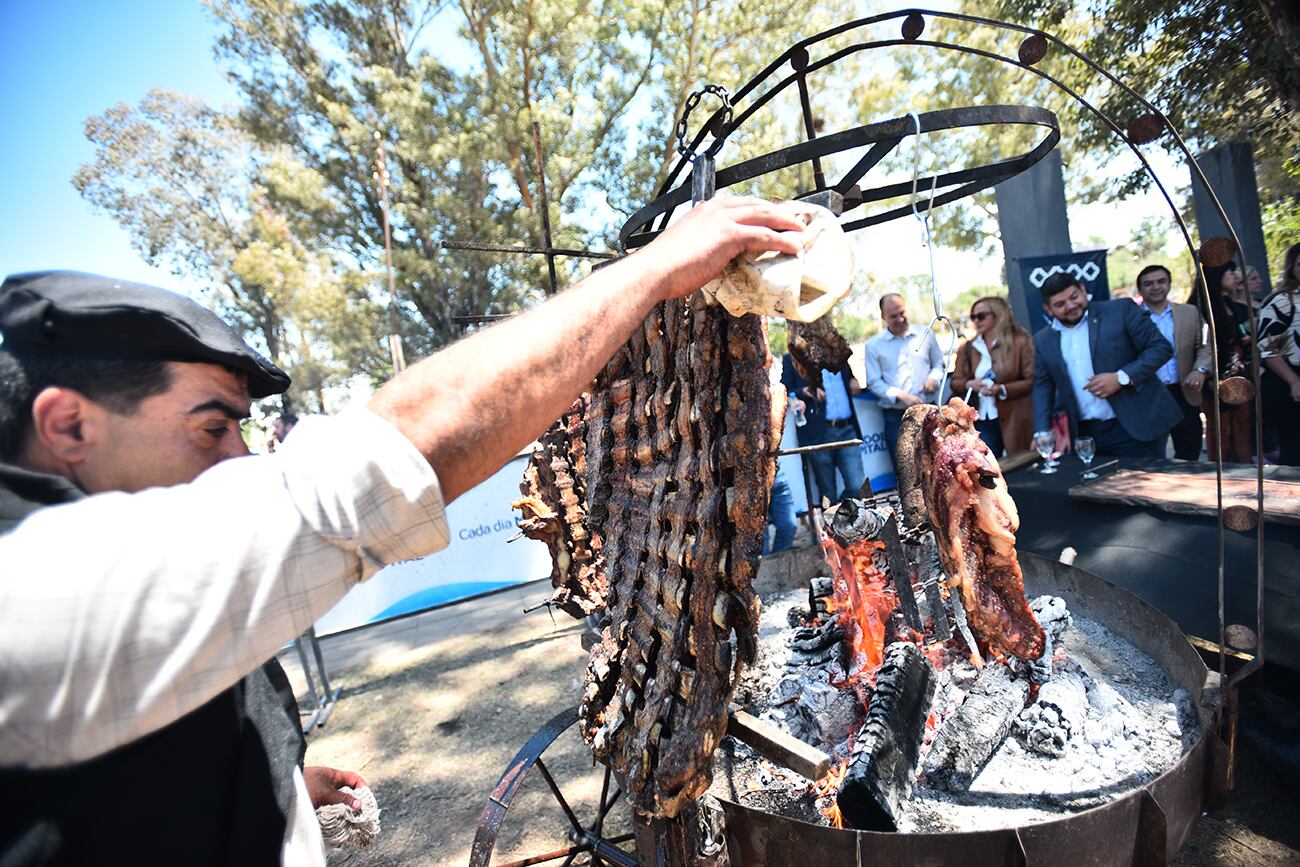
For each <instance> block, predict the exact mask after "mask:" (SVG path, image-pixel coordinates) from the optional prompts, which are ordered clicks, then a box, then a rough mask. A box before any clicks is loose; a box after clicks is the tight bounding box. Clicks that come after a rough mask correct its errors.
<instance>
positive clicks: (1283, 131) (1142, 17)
mask: <svg viewBox="0 0 1300 867" xmlns="http://www.w3.org/2000/svg"><path fill="white" fill-rule="evenodd" d="M1287 5H1288V4H1287V0H1226V2H1221V0H1089V2H1088V3H1086V4H1078V3H1075V2H1074V0H999V2H997V3H996V4H995V6H994V10H993V13H992V14H994V15H995V16H998V17H1002V18H1006V19H1009V20H1013V21H1018V22H1021V23H1026V24H1032V25H1034V26H1038V27H1042V28H1044V29H1045V30H1047V31H1049V32H1052V33H1055V34H1056V35H1058V36H1060V37H1061V38H1062V39H1064V40H1065V41H1066V42H1068V43H1070V44H1071V45H1073V47H1075V48H1076V49H1078V50H1079V51H1081V52H1082V53H1083V54H1085V55H1087V56H1088V57H1091V58H1093V59H1094V60H1096V61H1098V62H1099V63H1100V64H1101V65H1103V66H1104V67H1106V68H1107V69H1108V70H1109V71H1110V72H1111V73H1112V74H1114V75H1115V76H1116V77H1117V78H1119V79H1120V80H1122V81H1123V82H1125V83H1126V84H1128V85H1129V86H1130V87H1132V88H1133V90H1135V91H1136V92H1137V93H1139V94H1141V95H1142V96H1144V97H1146V98H1147V99H1148V100H1149V101H1150V102H1151V103H1152V104H1154V105H1155V106H1157V107H1158V108H1159V109H1160V110H1161V111H1163V112H1164V113H1165V114H1166V115H1168V116H1169V118H1170V120H1171V121H1172V122H1173V125H1174V128H1175V129H1177V130H1179V131H1180V133H1181V134H1182V135H1183V136H1184V138H1186V139H1187V141H1188V142H1189V144H1190V145H1191V146H1192V147H1193V149H1194V150H1195V149H1202V148H1205V147H1209V146H1212V145H1215V144H1220V143H1223V142H1227V141H1236V140H1240V139H1243V138H1246V137H1249V138H1250V139H1252V141H1253V143H1254V147H1255V158H1256V161H1257V165H1258V169H1257V170H1258V174H1259V181H1260V187H1261V193H1262V195H1263V197H1264V199H1265V201H1275V200H1276V199H1278V198H1280V197H1282V196H1285V195H1287V194H1289V193H1294V192H1296V191H1297V179H1296V178H1295V177H1294V176H1290V175H1288V174H1287V173H1286V172H1285V171H1284V170H1283V169H1282V163H1283V161H1284V160H1286V159H1287V158H1289V157H1291V156H1292V155H1294V154H1295V153H1297V151H1300V125H1297V124H1296V123H1295V120H1294V118H1295V113H1296V112H1298V111H1300V62H1298V58H1300V28H1297V27H1296V19H1295V18H1294V12H1292V13H1290V15H1291V16H1292V17H1291V18H1290V21H1291V26H1290V29H1288V28H1287V26H1286V25H1285V23H1284V22H1285V20H1286V19H1287V14H1288V13H1287V12H1286V7H1287ZM1065 80H1066V81H1067V83H1069V84H1071V85H1073V86H1074V87H1076V88H1077V89H1078V90H1080V91H1081V92H1082V93H1084V94H1085V95H1086V96H1087V97H1088V98H1089V99H1090V101H1092V102H1093V104H1095V105H1097V106H1099V107H1100V108H1101V109H1102V110H1103V111H1105V112H1106V113H1108V114H1110V115H1111V116H1113V117H1115V118H1117V119H1118V122H1119V124H1120V126H1121V127H1124V126H1126V125H1127V123H1128V121H1129V120H1130V119H1131V118H1133V117H1136V116H1138V115H1139V114H1143V113H1145V112H1146V111H1147V110H1146V109H1145V108H1144V107H1142V106H1141V104H1140V103H1138V102H1137V101H1136V100H1135V99H1133V98H1132V97H1131V96H1129V95H1128V94H1127V93H1125V92H1123V91H1122V90H1121V89H1119V88H1116V87H1113V86H1107V85H1104V84H1103V82H1102V80H1101V79H1100V78H1099V76H1098V75H1097V74H1096V73H1095V72H1092V71H1091V70H1088V69H1087V68H1085V67H1084V66H1083V65H1082V64H1077V63H1076V64H1073V65H1072V66H1071V67H1070V69H1069V70H1067V72H1066V79H1065ZM1072 120H1074V121H1075V122H1077V123H1078V127H1079V128H1078V133H1077V135H1078V146H1079V148H1081V149H1082V150H1083V151H1084V152H1085V153H1089V154H1093V155H1095V156H1097V157H1099V158H1100V157H1102V156H1104V155H1110V154H1114V153H1118V152H1119V151H1120V150H1121V149H1122V148H1123V142H1122V141H1121V139H1120V138H1119V137H1118V136H1115V135H1114V133H1113V132H1112V131H1111V130H1110V129H1109V128H1108V127H1106V126H1105V124H1104V123H1103V122H1102V121H1100V120H1099V119H1098V118H1096V117H1095V116H1093V115H1092V114H1091V113H1088V112H1085V111H1082V110H1079V109H1076V110H1074V111H1073V113H1072ZM1160 143H1161V144H1163V145H1164V146H1166V147H1170V148H1171V149H1172V146H1173V142H1172V141H1171V140H1170V138H1169V137H1168V136H1164V137H1162V138H1161V140H1160ZM1154 146H1155V145H1147V146H1146V147H1148V148H1150V147H1154ZM1149 184H1150V179H1149V177H1148V176H1147V175H1146V173H1145V172H1142V171H1140V170H1135V171H1133V172H1131V173H1130V174H1128V175H1126V176H1123V177H1121V178H1119V179H1117V180H1116V181H1114V182H1112V183H1111V184H1110V185H1109V187H1108V190H1107V192H1108V197H1110V198H1123V197H1125V196H1127V195H1129V194H1131V193H1133V192H1136V191H1138V190H1141V189H1145V188H1146V187H1147V186H1148V185H1149Z"/></svg>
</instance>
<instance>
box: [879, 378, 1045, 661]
mask: <svg viewBox="0 0 1300 867" xmlns="http://www.w3.org/2000/svg"><path fill="white" fill-rule="evenodd" d="M978 418H979V414H978V413H977V412H975V410H973V409H971V408H970V407H969V406H967V405H966V403H965V402H964V401H963V400H961V399H960V398H956V397H954V398H953V399H952V400H950V401H948V405H947V406H944V407H936V406H917V407H912V408H911V409H909V410H908V411H907V413H906V415H905V416H904V425H905V426H908V427H914V426H916V425H918V424H919V428H920V430H919V434H917V435H916V436H915V439H914V442H915V446H914V452H913V454H912V460H913V461H915V466H916V472H915V474H914V476H915V478H916V479H917V480H918V484H919V485H920V487H921V488H922V490H923V492H924V496H925V505H926V508H927V510H928V513H929V518H930V524H931V527H932V528H933V530H934V536H935V540H936V541H937V542H938V546H939V559H940V562H941V563H942V564H943V568H944V571H945V572H947V573H948V575H950V576H951V577H952V579H953V583H954V585H955V586H956V587H957V588H958V590H959V591H960V592H961V600H962V605H963V607H964V608H965V609H966V616H967V619H968V621H969V623H970V628H971V630H972V631H973V632H974V633H975V635H976V636H977V637H979V638H980V639H981V640H982V641H984V642H985V643H986V644H987V645H988V646H989V647H991V648H992V649H994V650H997V651H1000V652H1002V653H1007V654H1011V655H1013V656H1018V657H1020V658H1021V659H1030V660H1032V659H1037V658H1038V657H1039V656H1041V655H1042V653H1043V646H1044V639H1043V628H1042V627H1041V626H1040V625H1039V624H1038V620H1037V619H1036V618H1035V617H1034V612H1033V611H1031V610H1030V608H1029V602H1028V600H1026V599H1025V583H1024V578H1023V577H1022V576H1021V573H1020V561H1019V560H1017V559H1016V530H1018V529H1019V528H1020V516H1019V514H1017V512H1016V504H1015V501H1013V500H1012V499H1011V495H1010V494H1009V493H1008V492H1007V485H1006V481H1005V480H1004V479H1003V478H1002V470H1001V469H1000V468H999V467H998V462H997V459H996V458H995V457H994V456H993V454H992V453H991V452H990V451H989V449H988V446H986V445H984V442H983V440H981V439H980V438H979V433H978V432H977V431H976V430H975V421H976V419H978ZM899 438H900V441H901V440H902V439H903V436H902V433H901V431H900V437H899ZM901 452H902V450H901V449H900V458H903V459H906V456H905V455H903V454H902V453H901Z"/></svg>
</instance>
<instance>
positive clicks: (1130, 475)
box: [1070, 464, 1300, 525]
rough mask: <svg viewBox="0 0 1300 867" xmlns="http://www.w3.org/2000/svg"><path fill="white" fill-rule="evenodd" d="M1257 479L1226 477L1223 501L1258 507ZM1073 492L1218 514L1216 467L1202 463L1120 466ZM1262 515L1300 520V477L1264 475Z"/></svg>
mask: <svg viewBox="0 0 1300 867" xmlns="http://www.w3.org/2000/svg"><path fill="white" fill-rule="evenodd" d="M1256 492H1257V487H1256V481H1255V479H1245V478H1229V477H1225V478H1224V480H1223V505H1224V508H1227V507H1229V506H1249V507H1250V508H1251V509H1254V508H1255V507H1256V504H1257V503H1256ZM1070 496H1071V497H1074V498H1076V499H1080V500H1092V501H1093V502H1098V503H1119V504H1121V505H1129V506H1142V507H1146V508H1153V509H1159V510H1161V511H1163V512H1174V513H1177V514H1183V515H1215V514H1217V512H1218V494H1217V489H1216V485H1215V476H1214V468H1213V467H1212V466H1206V465H1204V464H1194V465H1191V466H1184V467H1175V468H1174V469H1173V470H1172V471H1171V470H1146V469H1121V470H1118V471H1117V472H1114V473H1111V474H1110V475H1106V476H1103V477H1102V478H1100V479H1097V480H1095V481H1091V482H1083V483H1082V484H1079V485H1075V486H1074V487H1072V488H1070ZM1264 520H1265V521H1277V522H1280V523H1284V524H1296V525H1300V482H1294V481H1282V480H1279V479H1267V478H1266V479H1265V480H1264Z"/></svg>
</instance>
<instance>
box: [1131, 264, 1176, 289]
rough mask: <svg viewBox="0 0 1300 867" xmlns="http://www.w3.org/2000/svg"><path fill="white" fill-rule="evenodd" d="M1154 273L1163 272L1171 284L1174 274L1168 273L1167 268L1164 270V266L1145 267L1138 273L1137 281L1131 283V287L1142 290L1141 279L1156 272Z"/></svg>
mask: <svg viewBox="0 0 1300 867" xmlns="http://www.w3.org/2000/svg"><path fill="white" fill-rule="evenodd" d="M1156 271H1164V272H1165V276H1166V277H1168V278H1169V280H1170V282H1173V279H1174V274H1173V272H1172V271H1170V270H1169V269H1168V268H1166V267H1165V266H1164V265H1148V266H1146V267H1145V268H1143V269H1142V270H1141V271H1139V272H1138V275H1137V279H1136V280H1134V281H1133V285H1134V286H1135V287H1136V288H1138V289H1141V288H1142V278H1143V277H1145V276H1146V275H1148V274H1151V273H1154V272H1156Z"/></svg>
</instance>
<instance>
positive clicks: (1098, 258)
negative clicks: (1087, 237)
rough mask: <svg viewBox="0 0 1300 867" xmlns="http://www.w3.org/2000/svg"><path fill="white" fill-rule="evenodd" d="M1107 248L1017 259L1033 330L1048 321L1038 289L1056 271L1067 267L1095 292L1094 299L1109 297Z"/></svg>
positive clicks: (1086, 286)
mask: <svg viewBox="0 0 1300 867" xmlns="http://www.w3.org/2000/svg"><path fill="white" fill-rule="evenodd" d="M1107 252H1108V251H1107V250H1104V249H1103V250H1085V251H1084V252H1082V253H1056V254H1053V255H1051V256H1026V257H1024V258H1021V259H1017V260H1016V265H1017V266H1019V268H1020V281H1021V282H1020V285H1021V286H1023V287H1025V305H1026V306H1027V307H1028V309H1029V321H1028V322H1026V323H1024V325H1025V327H1026V328H1028V329H1029V333H1030V334H1033V333H1035V332H1036V331H1038V330H1039V329H1040V328H1042V327H1043V326H1044V325H1046V324H1047V317H1046V316H1045V315H1044V314H1043V296H1042V295H1041V294H1039V291H1038V290H1040V289H1041V288H1042V287H1043V283H1044V281H1046V280H1047V278H1048V277H1051V276H1052V275H1053V274H1059V273H1060V272H1062V271H1064V272H1066V273H1068V274H1070V275H1072V276H1073V277H1074V278H1075V279H1076V280H1078V281H1079V282H1080V283H1082V284H1083V285H1084V287H1085V288H1086V289H1087V290H1088V291H1089V292H1090V293H1091V294H1092V300H1093V301H1105V300H1107V299H1108V298H1110V277H1109V275H1108V274H1107V273H1106V253H1107Z"/></svg>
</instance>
